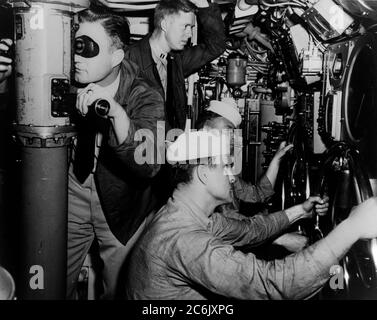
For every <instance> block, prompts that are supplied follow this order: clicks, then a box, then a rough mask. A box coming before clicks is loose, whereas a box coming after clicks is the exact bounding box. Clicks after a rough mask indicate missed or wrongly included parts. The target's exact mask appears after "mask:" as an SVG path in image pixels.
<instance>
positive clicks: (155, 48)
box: [149, 39, 168, 63]
mask: <svg viewBox="0 0 377 320" xmlns="http://www.w3.org/2000/svg"><path fill="white" fill-rule="evenodd" d="M149 44H150V46H151V50H152V56H153V59H154V60H156V59H158V60H160V61H161V62H163V63H166V61H167V57H168V52H165V51H163V50H162V49H161V47H160V46H159V44H158V42H157V41H153V40H152V39H149ZM155 62H156V61H155Z"/></svg>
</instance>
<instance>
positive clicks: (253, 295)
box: [171, 232, 338, 299]
mask: <svg viewBox="0 0 377 320" xmlns="http://www.w3.org/2000/svg"><path fill="white" fill-rule="evenodd" d="M176 246H177V251H176V252H177V256H175V257H171V261H172V263H173V264H175V266H174V268H175V269H177V270H179V271H180V272H181V273H182V274H183V276H184V277H185V278H189V279H192V281H194V282H196V283H197V284H199V285H201V286H204V287H206V288H207V289H209V290H210V291H212V292H214V293H216V294H219V295H222V296H225V297H229V298H237V299H304V298H308V297H310V296H311V295H312V294H314V293H315V292H316V291H318V290H319V289H320V288H321V287H322V286H323V285H324V284H325V283H326V281H327V280H328V279H329V276H330V268H331V266H333V265H336V264H337V263H338V261H337V259H336V257H335V256H334V254H333V253H332V251H331V249H330V246H329V245H328V244H327V243H326V239H322V240H320V241H319V242H317V243H316V244H314V245H312V246H311V247H309V248H307V249H305V250H303V251H301V252H300V253H297V254H292V255H290V256H287V257H286V258H284V259H281V260H273V261H263V260H259V259H257V258H256V257H255V255H253V254H251V253H248V254H244V253H242V252H240V251H237V250H235V249H234V248H233V246H231V245H224V244H223V242H222V241H221V240H219V239H215V238H213V237H211V236H210V235H209V234H208V233H205V232H202V233H199V232H192V233H188V234H186V235H184V236H182V237H180V239H179V240H178V241H177V244H176Z"/></svg>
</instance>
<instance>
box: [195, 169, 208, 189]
mask: <svg viewBox="0 0 377 320" xmlns="http://www.w3.org/2000/svg"><path fill="white" fill-rule="evenodd" d="M207 171H208V167H207V166H204V165H198V166H197V168H196V175H197V177H198V179H199V180H200V182H201V183H203V184H204V185H206V184H207V180H208V172H207Z"/></svg>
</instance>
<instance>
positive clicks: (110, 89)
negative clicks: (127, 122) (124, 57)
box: [103, 72, 120, 97]
mask: <svg viewBox="0 0 377 320" xmlns="http://www.w3.org/2000/svg"><path fill="white" fill-rule="evenodd" d="M119 83H120V72H119V73H118V75H117V77H116V79H115V80H114V81H113V82H112V83H110V84H109V85H108V86H106V87H103V88H104V89H106V91H107V92H109V93H110V95H111V96H112V97H115V95H116V93H117V91H118V88H119Z"/></svg>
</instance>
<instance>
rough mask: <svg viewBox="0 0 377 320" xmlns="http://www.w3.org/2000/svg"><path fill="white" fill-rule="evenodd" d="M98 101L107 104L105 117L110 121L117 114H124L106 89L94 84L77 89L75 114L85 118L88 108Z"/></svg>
mask: <svg viewBox="0 0 377 320" xmlns="http://www.w3.org/2000/svg"><path fill="white" fill-rule="evenodd" d="M98 99H104V100H107V101H108V102H109V104H110V109H109V113H108V114H107V116H106V117H108V118H110V119H111V118H116V117H117V116H119V114H121V113H122V112H123V113H124V112H125V111H124V109H123V108H122V106H121V105H119V103H117V102H116V101H115V100H114V98H113V97H112V96H111V95H110V94H109V93H108V91H107V90H106V89H104V88H103V87H101V86H99V85H97V84H94V83H91V84H89V85H88V86H86V87H85V88H82V89H78V95H77V99H76V109H77V112H78V113H79V114H81V115H82V116H85V115H86V114H87V113H88V111H89V106H90V105H92V104H93V103H94V102H95V101H96V100H98Z"/></svg>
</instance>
